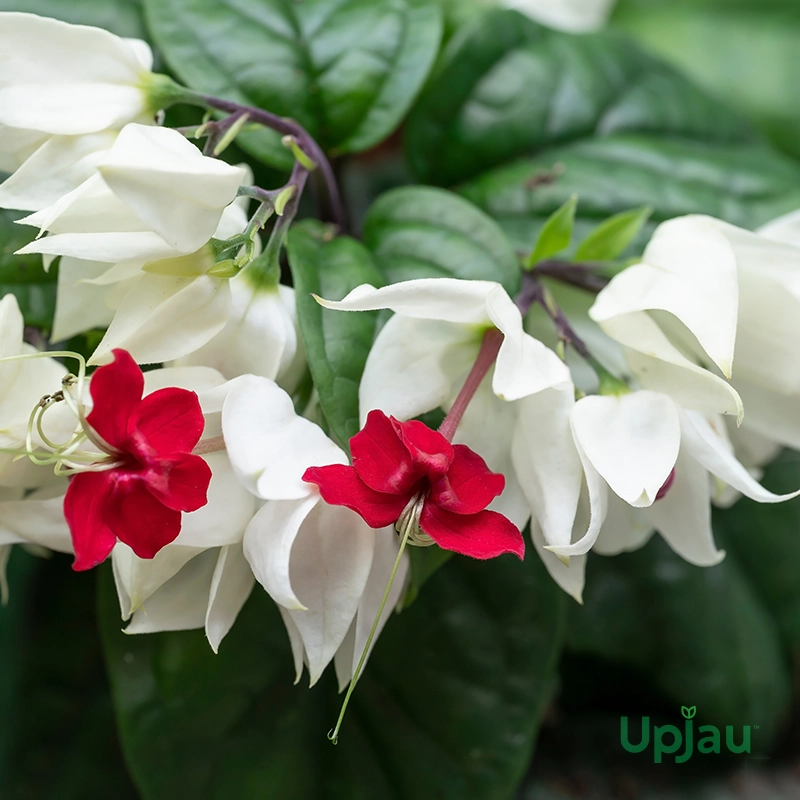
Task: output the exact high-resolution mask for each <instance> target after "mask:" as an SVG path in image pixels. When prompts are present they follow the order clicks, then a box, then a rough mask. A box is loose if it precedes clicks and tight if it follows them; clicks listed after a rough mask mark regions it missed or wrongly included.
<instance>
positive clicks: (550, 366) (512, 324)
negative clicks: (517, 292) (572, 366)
mask: <svg viewBox="0 0 800 800" xmlns="http://www.w3.org/2000/svg"><path fill="white" fill-rule="evenodd" d="M486 308H487V311H488V313H489V316H490V318H491V320H492V322H493V323H494V324H495V326H496V327H497V328H498V329H499V330H500V331H502V333H503V343H502V345H501V346H500V352H499V353H498V354H497V362H496V363H495V367H494V378H493V381H492V388H493V389H494V393H495V394H496V395H497V396H498V397H500V398H501V399H503V400H519V398H521V397H526V396H528V395H530V394H535V393H536V392H541V391H542V390H543V389H550V388H553V387H565V386H567V385H570V386H571V385H572V380H571V378H570V374H569V368H568V367H567V365H566V364H565V363H564V362H563V361H562V360H561V359H560V358H559V357H558V356H557V355H556V354H555V353H554V352H553V351H552V350H550V348H548V347H546V346H545V345H543V344H542V343H541V342H540V341H539V340H538V339H534V338H533V337H532V336H530V335H529V334H527V333H525V332H524V331H523V330H522V317H521V315H520V313H519V309H518V308H517V307H516V306H515V305H514V302H513V301H512V300H511V298H510V297H509V296H508V294H506V291H505V289H503V288H502V286H498V287H497V288H496V289H495V290H494V291H493V292H492V293H491V294H490V295H489V297H488V298H487V299H486Z"/></svg>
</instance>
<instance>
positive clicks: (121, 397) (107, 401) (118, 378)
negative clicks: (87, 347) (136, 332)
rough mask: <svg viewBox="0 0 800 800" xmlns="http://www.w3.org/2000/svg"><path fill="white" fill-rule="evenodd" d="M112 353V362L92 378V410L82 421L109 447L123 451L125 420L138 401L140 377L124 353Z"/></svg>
mask: <svg viewBox="0 0 800 800" xmlns="http://www.w3.org/2000/svg"><path fill="white" fill-rule="evenodd" d="M113 352H114V360H113V361H112V362H111V363H110V364H106V366H104V367H99V368H98V369H96V370H95V371H94V373H93V374H92V379H91V381H90V383H89V391H90V392H91V395H92V400H94V408H92V411H91V413H90V414H89V415H88V416H87V417H86V421H87V422H88V423H89V425H91V426H92V428H94V429H95V430H96V431H97V433H98V434H99V435H100V436H101V437H102V438H103V439H104V440H105V441H106V442H108V443H109V444H110V445H111V446H112V447H115V448H117V449H119V450H124V449H125V446H126V442H127V439H128V420H129V418H130V416H131V414H133V412H134V411H135V410H136V407H137V406H138V405H139V403H140V402H141V400H142V392H143V391H144V375H142V371H141V369H139V366H138V365H137V364H136V362H135V361H134V360H133V359H132V358H131V355H130V353H128V352H127V350H114V351H113Z"/></svg>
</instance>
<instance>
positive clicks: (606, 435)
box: [572, 391, 681, 507]
mask: <svg viewBox="0 0 800 800" xmlns="http://www.w3.org/2000/svg"><path fill="white" fill-rule="evenodd" d="M572 425H573V430H574V431H575V435H576V436H577V438H578V440H579V441H580V443H581V447H582V448H583V451H584V453H586V457H587V458H588V459H589V461H591V462H592V465H593V466H594V468H595V469H596V470H597V471H598V472H599V473H600V475H602V477H603V478H604V479H605V481H606V482H607V483H608V485H609V486H610V487H611V489H612V491H614V492H616V493H617V494H618V495H619V496H620V497H621V498H622V499H623V500H625V501H626V502H627V503H630V504H631V505H632V506H640V507H641V506H649V505H650V504H651V503H653V501H654V500H655V499H656V495H657V494H658V491H659V489H661V487H662V486H663V485H664V483H665V482H666V480H667V478H668V477H669V474H670V472H671V471H672V468H673V467H674V466H675V459H676V458H677V457H678V449H679V448H680V441H681V429H680V421H679V419H678V409H677V408H676V406H675V403H674V402H673V401H672V400H670V398H669V397H667V396H666V395H663V394H659V393H657V392H648V391H641V392H631V393H629V394H624V395H622V396H620V397H612V396H606V397H601V396H599V395H594V396H592V397H584V398H582V399H581V400H578V402H577V403H576V404H575V408H574V409H573V411H572Z"/></svg>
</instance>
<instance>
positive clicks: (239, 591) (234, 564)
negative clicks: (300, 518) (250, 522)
mask: <svg viewBox="0 0 800 800" xmlns="http://www.w3.org/2000/svg"><path fill="white" fill-rule="evenodd" d="M255 582H256V579H255V577H254V575H253V573H252V571H251V569H250V565H249V564H248V563H247V561H246V560H245V558H244V554H243V553H242V546H241V545H240V544H232V545H228V546H227V547H223V548H222V549H221V550H220V552H219V559H218V561H217V566H216V569H215V570H214V575H213V577H212V578H211V591H210V594H209V601H208V611H207V612H206V637H207V638H208V643H209V644H210V645H211V649H212V650H213V651H214V652H215V653H216V652H218V651H219V644H220V642H221V641H222V640H223V639H224V638H225V636H226V635H227V633H228V631H229V630H230V629H231V627H232V626H233V623H234V622H235V621H236V617H237V616H238V615H239V612H240V611H241V610H242V607H243V606H244V604H245V602H246V601H247V598H248V597H249V596H250V592H251V591H252V590H253V586H254V584H255Z"/></svg>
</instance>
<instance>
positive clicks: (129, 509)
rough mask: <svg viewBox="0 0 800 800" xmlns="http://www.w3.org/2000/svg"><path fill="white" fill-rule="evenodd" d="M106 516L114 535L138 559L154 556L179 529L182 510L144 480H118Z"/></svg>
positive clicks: (176, 535)
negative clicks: (169, 505)
mask: <svg viewBox="0 0 800 800" xmlns="http://www.w3.org/2000/svg"><path fill="white" fill-rule="evenodd" d="M105 517H106V522H107V523H108V527H109V528H111V530H112V531H114V533H115V534H116V536H117V538H118V539H119V540H120V541H121V542H125V544H127V545H128V546H129V547H130V548H131V549H132V550H133V552H134V553H136V555H137V556H139V558H153V556H154V555H155V554H156V553H157V552H158V551H159V550H161V548H162V547H165V546H166V545H168V544H169V543H170V542H173V541H175V539H177V537H178V534H179V533H180V532H181V512H180V511H175V510H173V509H171V508H167V507H166V506H165V505H164V504H163V503H162V502H161V501H160V500H158V499H157V498H156V497H154V496H153V495H152V494H150V492H149V491H148V490H147V486H146V484H145V482H144V481H133V482H119V483H117V485H116V486H115V487H114V491H113V492H112V494H111V496H110V497H109V499H108V502H107V503H106V514H105Z"/></svg>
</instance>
